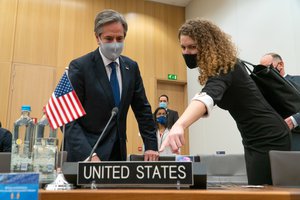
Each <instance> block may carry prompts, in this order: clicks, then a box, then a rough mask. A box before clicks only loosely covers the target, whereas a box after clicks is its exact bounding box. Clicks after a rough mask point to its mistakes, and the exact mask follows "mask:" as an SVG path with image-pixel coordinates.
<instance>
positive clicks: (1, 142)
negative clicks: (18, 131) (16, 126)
mask: <svg viewBox="0 0 300 200" xmlns="http://www.w3.org/2000/svg"><path fill="white" fill-rule="evenodd" d="M1 127H2V126H1V122H0V152H11V143H12V141H11V140H12V135H11V132H10V131H9V130H6V129H4V128H1Z"/></svg>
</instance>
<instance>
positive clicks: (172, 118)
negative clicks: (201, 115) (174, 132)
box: [167, 109, 179, 129]
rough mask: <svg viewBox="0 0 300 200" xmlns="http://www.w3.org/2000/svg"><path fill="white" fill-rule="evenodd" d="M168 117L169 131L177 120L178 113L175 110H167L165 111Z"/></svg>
mask: <svg viewBox="0 0 300 200" xmlns="http://www.w3.org/2000/svg"><path fill="white" fill-rule="evenodd" d="M167 116H168V128H169V129H171V128H172V126H173V125H174V124H175V122H176V121H177V120H178V118H179V116H178V112H177V111H175V110H171V109H168V110H167Z"/></svg>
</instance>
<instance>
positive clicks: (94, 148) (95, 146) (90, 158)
mask: <svg viewBox="0 0 300 200" xmlns="http://www.w3.org/2000/svg"><path fill="white" fill-rule="evenodd" d="M118 111H119V109H118V108H117V107H114V108H113V109H112V111H111V116H110V118H109V120H108V122H107V124H106V126H105V127H104V129H103V131H102V133H101V135H100V137H99V138H98V140H97V142H96V144H95V145H94V147H93V149H92V151H91V153H90V155H89V157H88V159H87V161H91V160H92V156H93V154H94V153H95V151H96V148H97V147H98V144H99V142H100V141H101V138H102V137H103V135H104V133H105V131H106V129H107V127H108V125H109V124H110V122H111V120H112V119H113V118H114V116H116V115H117V114H118Z"/></svg>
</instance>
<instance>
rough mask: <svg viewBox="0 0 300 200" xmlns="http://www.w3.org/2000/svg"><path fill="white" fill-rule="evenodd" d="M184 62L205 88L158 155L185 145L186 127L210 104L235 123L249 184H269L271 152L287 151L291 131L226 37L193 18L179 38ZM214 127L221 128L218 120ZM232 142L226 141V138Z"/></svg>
mask: <svg viewBox="0 0 300 200" xmlns="http://www.w3.org/2000/svg"><path fill="white" fill-rule="evenodd" d="M178 37H179V40H180V46H181V49H182V54H183V57H184V59H185V62H186V64H187V66H188V67H189V68H198V70H199V77H198V78H199V81H200V84H201V85H204V87H203V89H202V91H201V92H199V93H198V94H196V96H195V97H194V98H193V99H192V101H191V103H190V104H189V106H188V107H187V108H186V110H185V111H184V113H183V114H182V115H181V117H180V118H179V119H178V120H177V122H176V123H175V124H174V125H173V127H172V129H171V130H170V133H169V135H168V137H167V138H166V139H165V140H164V142H163V144H162V146H161V149H160V150H161V151H162V150H164V148H165V147H166V146H171V148H172V150H173V151H177V150H178V149H179V148H180V147H181V146H182V145H184V143H185V141H184V129H186V128H187V127H189V126H190V125H191V124H193V123H194V122H195V121H197V120H198V119H199V118H201V117H208V116H210V115H211V114H212V109H213V107H214V105H218V106H219V107H220V108H222V109H224V110H227V111H228V112H229V113H230V115H231V116H232V117H233V119H234V120H235V121H236V124H237V128H238V129H239V131H240V133H241V136H242V142H243V145H244V152H245V161H246V170H247V177H248V183H249V184H250V185H260V184H270V185H271V184H272V177H271V167H270V159H269V151H270V150H282V151H288V150H290V130H289V128H288V126H287V124H286V123H285V121H284V120H283V119H282V118H281V117H280V116H279V114H278V113H277V112H276V111H275V110H274V109H273V108H272V107H271V106H270V105H269V104H268V102H267V101H266V100H265V99H264V97H263V96H262V94H261V92H260V91H259V89H258V88H257V86H256V84H255V83H254V81H253V80H252V79H251V78H250V76H249V74H248V73H247V71H246V69H245V67H244V66H243V64H242V63H241V62H240V61H239V59H238V58H237V50H236V47H235V46H234V44H233V43H232V42H231V40H230V37H229V36H228V35H227V34H225V33H224V32H223V31H222V30H221V29H220V28H219V27H218V26H216V25H214V24H213V23H211V22H210V21H207V20H202V19H191V20H188V21H187V22H186V23H184V24H183V25H182V26H181V28H180V29H179V34H178ZM217 125H218V126H222V122H221V121H220V122H219V124H217ZM228 142H230V140H228Z"/></svg>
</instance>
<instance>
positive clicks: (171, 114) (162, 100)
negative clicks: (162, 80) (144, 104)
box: [158, 94, 179, 129]
mask: <svg viewBox="0 0 300 200" xmlns="http://www.w3.org/2000/svg"><path fill="white" fill-rule="evenodd" d="M158 101H159V105H158V106H159V107H162V108H165V109H166V110H167V119H168V124H167V126H168V129H171V128H172V126H173V125H174V124H175V122H176V121H177V119H178V118H179V117H178V112H177V111H175V110H171V109H169V108H168V105H169V97H168V96H167V95H166V94H162V95H160V96H159V99H158Z"/></svg>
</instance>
